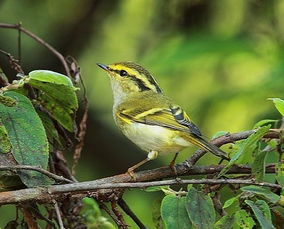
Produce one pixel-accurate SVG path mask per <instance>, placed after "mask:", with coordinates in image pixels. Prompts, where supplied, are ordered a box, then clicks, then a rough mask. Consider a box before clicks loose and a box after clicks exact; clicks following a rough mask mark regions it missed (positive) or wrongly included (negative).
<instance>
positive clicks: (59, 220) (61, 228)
mask: <svg viewBox="0 0 284 229" xmlns="http://www.w3.org/2000/svg"><path fill="white" fill-rule="evenodd" d="M53 203H54V208H55V213H56V217H57V221H58V225H59V227H60V229H65V227H64V225H63V221H62V217H61V213H60V209H59V206H58V203H57V202H56V201H53Z"/></svg>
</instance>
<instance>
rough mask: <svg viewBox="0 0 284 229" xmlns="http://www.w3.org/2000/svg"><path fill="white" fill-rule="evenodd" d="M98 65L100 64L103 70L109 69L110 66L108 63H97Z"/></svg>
mask: <svg viewBox="0 0 284 229" xmlns="http://www.w3.org/2000/svg"><path fill="white" fill-rule="evenodd" d="M97 65H98V66H99V67H100V68H102V69H103V70H106V71H109V67H108V66H107V65H105V64H98V63H97Z"/></svg>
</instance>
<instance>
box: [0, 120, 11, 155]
mask: <svg viewBox="0 0 284 229" xmlns="http://www.w3.org/2000/svg"><path fill="white" fill-rule="evenodd" d="M11 150H12V144H11V142H10V139H9V137H8V133H7V130H6V128H5V126H4V125H3V123H2V122H0V153H9V152H11Z"/></svg>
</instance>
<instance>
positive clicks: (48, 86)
mask: <svg viewBox="0 0 284 229" xmlns="http://www.w3.org/2000/svg"><path fill="white" fill-rule="evenodd" d="M25 82H26V83H28V84H29V85H31V86H32V87H34V88H37V89H39V91H40V94H39V98H38V100H39V102H40V104H41V105H42V106H43V107H44V108H45V109H46V110H47V111H48V112H49V113H50V115H51V116H52V118H54V119H55V120H56V121H58V122H59V123H60V124H61V125H62V126H63V127H64V128H65V129H67V130H68V131H71V132H72V131H74V113H75V111H76V110H77V109H78V100H77V96H76V93H75V91H76V88H75V87H74V86H73V85H72V82H71V80H70V79H69V78H68V77H67V76H64V75H62V74H59V73H57V72H52V71H45V70H37V71H32V72H30V73H29V77H28V78H27V79H26V80H25Z"/></svg>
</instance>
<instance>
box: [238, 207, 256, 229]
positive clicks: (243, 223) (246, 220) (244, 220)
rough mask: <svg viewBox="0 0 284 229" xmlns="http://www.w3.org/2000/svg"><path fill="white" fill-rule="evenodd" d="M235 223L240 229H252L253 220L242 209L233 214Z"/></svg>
mask: <svg viewBox="0 0 284 229" xmlns="http://www.w3.org/2000/svg"><path fill="white" fill-rule="evenodd" d="M235 222H236V224H237V225H238V226H239V227H240V228H242V229H252V228H253V227H254V225H255V222H254V220H253V218H252V217H251V216H250V215H249V214H248V213H247V212H246V211H245V210H243V209H242V210H239V211H237V212H236V213H235Z"/></svg>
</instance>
